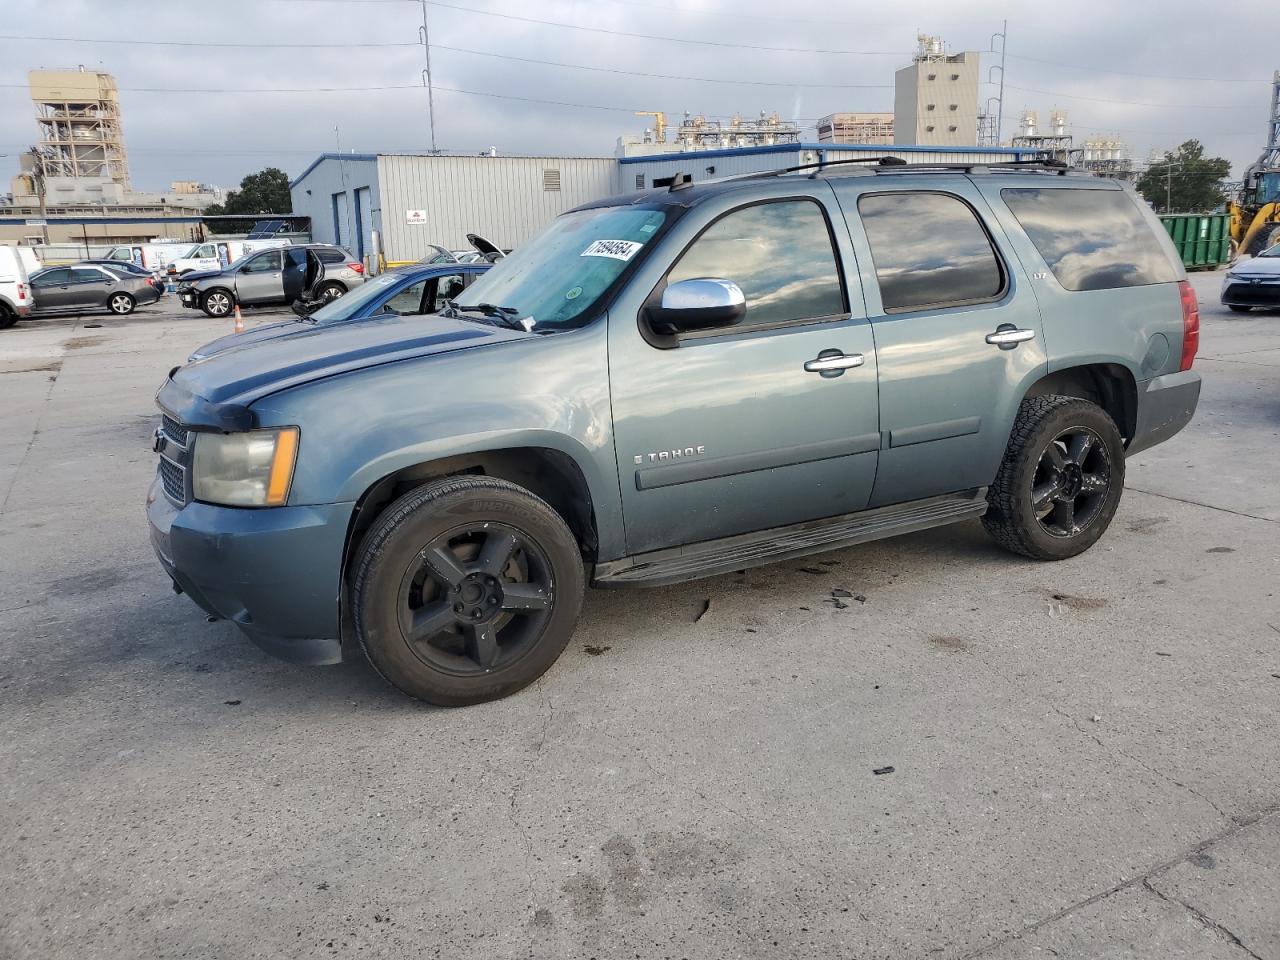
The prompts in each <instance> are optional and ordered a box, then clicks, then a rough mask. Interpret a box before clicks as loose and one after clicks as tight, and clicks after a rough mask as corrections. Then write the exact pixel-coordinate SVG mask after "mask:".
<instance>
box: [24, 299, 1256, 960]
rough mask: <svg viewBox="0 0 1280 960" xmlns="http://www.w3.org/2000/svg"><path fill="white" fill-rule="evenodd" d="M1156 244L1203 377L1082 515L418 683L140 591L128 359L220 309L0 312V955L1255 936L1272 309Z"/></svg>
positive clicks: (921, 545)
mask: <svg viewBox="0 0 1280 960" xmlns="http://www.w3.org/2000/svg"><path fill="white" fill-rule="evenodd" d="M1195 284H1196V286H1197V288H1198V289H1199V291H1200V293H1201V298H1202V308H1203V310H1204V332H1203V337H1202V347H1201V354H1202V359H1201V360H1199V361H1198V362H1197V368H1198V369H1199V370H1200V371H1201V372H1202V374H1203V375H1204V378H1205V386H1204V393H1203V398H1202V401H1201V407H1200V411H1199V413H1198V415H1197V418H1196V420H1195V421H1194V422H1193V424H1192V425H1191V426H1190V427H1189V428H1188V429H1187V430H1186V431H1184V432H1183V433H1182V434H1181V435H1179V436H1178V437H1177V438H1175V439H1174V440H1173V441H1171V442H1169V443H1168V444H1165V445H1163V446H1161V447H1157V448H1155V449H1153V450H1151V451H1148V452H1146V453H1143V454H1141V455H1139V456H1137V457H1136V458H1135V459H1134V460H1133V461H1131V462H1130V465H1129V490H1128V491H1127V492H1126V494H1125V498H1124V500H1123V502H1122V504H1121V508H1120V512H1119V514H1118V516H1117V518H1116V520H1115V522H1114V524H1113V526H1112V528H1111V530H1110V531H1109V532H1108V534H1107V535H1106V536H1105V537H1104V538H1103V539H1102V541H1101V542H1100V543H1099V544H1098V546H1097V547H1095V548H1094V549H1093V550H1091V551H1090V552H1089V553H1087V554H1085V555H1084V556H1082V557H1079V558H1076V559H1074V560H1071V561H1067V562H1065V563H1060V564H1052V565H1048V564H1035V563H1031V562H1028V561H1024V560H1021V559H1018V558H1015V557H1012V556H1009V555H1007V554H1004V553H1002V552H1000V551H999V550H997V549H996V548H995V547H994V546H993V545H991V544H990V543H989V542H988V541H987V540H986V538H985V536H984V535H983V533H982V531H981V528H980V526H979V525H978V524H976V523H973V524H964V525H960V526H956V527H952V528H946V529H942V530H936V531H931V532H927V533H923V534H918V535H914V536H910V537H906V538H902V539H899V540H893V541H886V542H881V543H876V544H870V545H867V546H863V547H858V548H855V549H850V550H845V551H841V552H838V553H835V554H830V555H824V556H822V557H820V558H815V559H814V560H813V561H811V562H809V561H806V562H789V563H784V564H779V565H776V566H773V567H768V568H763V569H759V570H753V571H750V572H749V573H748V574H746V575H743V576H737V575H735V576H727V577H720V578H717V579H714V580H708V581H703V582H699V583H692V584H685V585H680V586H674V587H668V588H664V589H661V590H656V591H644V592H635V593H630V592H594V593H591V594H590V595H589V596H588V599H587V603H586V606H585V610H584V616H583V621H582V624H581V627H580V630H579V633H578V635H577V636H576V637H575V639H574V641H573V643H572V644H571V645H570V647H569V649H568V650H567V651H566V653H565V655H564V656H563V657H562V659H561V661H560V662H559V663H558V664H557V665H556V666H555V667H554V668H553V669H552V670H551V671H550V672H549V673H548V674H547V675H546V676H545V677H544V678H543V679H542V680H541V681H540V682H539V683H538V684H536V685H535V686H534V687H533V688H531V689H529V690H527V691H525V692H523V693H521V694H519V695H517V696H515V697H512V698H509V699H507V700H505V701H501V702H498V703H493V704H487V705H484V706H480V707H475V708H469V709H465V710H455V711H442V710H435V709H431V708H428V707H424V706H422V705H420V704H417V703H415V702H413V701H410V700H407V699H405V698H404V697H402V696H401V695H399V694H398V693H397V692H396V691H394V690H392V689H390V688H388V687H386V686H385V685H384V684H383V683H382V682H381V681H380V680H379V678H378V677H377V676H376V675H375V674H374V673H373V671H372V670H371V669H370V668H369V667H368V666H367V665H366V664H364V663H362V662H353V663H347V664H343V665H341V666H338V667H332V668H315V669H307V668H299V667H294V666H290V665H287V664H282V663H278V662H276V661H274V660H272V659H270V658H268V657H266V656H265V655H263V654H261V653H259V652H258V651H257V650H256V648H254V647H253V646H252V645H251V644H249V643H248V642H247V641H245V640H244V639H243V638H242V637H241V636H240V635H239V634H238V632H237V631H236V630H235V629H234V628H233V627H231V626H229V625H227V624H225V623H214V624H209V623H206V622H205V620H204V618H203V616H202V615H201V614H200V613H199V611H198V610H197V609H196V608H195V607H194V606H193V605H192V604H191V603H190V601H188V600H187V599H186V598H185V597H179V596H174V595H173V594H172V593H171V591H170V590H169V586H168V583H167V580H166V578H165V577H164V575H163V574H162V572H161V571H160V568H159V567H158V566H157V565H156V563H155V561H154V559H153V558H152V556H151V552H150V547H149V545H148V542H147V531H146V523H145V517H144V515H143V509H142V500H143V496H144V494H145V490H146V486H147V484H148V482H149V480H150V476H151V474H152V472H153V469H154V456H153V454H152V453H151V452H150V450H149V448H148V444H147V440H148V437H149V435H150V432H151V430H152V428H153V424H154V422H155V408H154V406H153V402H152V396H153V394H154V391H155V389H156V387H157V386H158V385H159V383H160V382H161V380H162V379H163V377H164V375H165V373H166V371H167V370H168V369H169V368H170V367H171V366H173V365H174V364H176V363H179V362H181V361H182V360H184V359H185V357H186V355H187V353H189V352H190V350H191V349H192V348H194V347H195V346H197V345H198V344H200V343H201V342H203V341H205V340H207V339H210V338H212V337H213V336H215V335H218V334H219V333H222V332H226V329H227V328H228V327H229V323H226V322H222V323H216V322H214V321H209V320H207V319H205V318H203V317H202V316H195V315H193V314H192V313H191V312H190V311H188V312H187V314H186V316H175V315H173V314H172V313H170V314H169V315H165V313H164V312H163V311H162V310H160V309H155V310H151V311H139V313H138V314H137V315H136V316H135V317H134V318H131V319H129V320H124V321H122V320H117V319H115V318H95V319H92V320H91V319H89V318H85V321H88V322H94V323H101V324H102V326H101V327H97V328H89V329H86V325H85V322H84V321H71V320H67V321H53V322H43V323H40V324H24V325H20V326H19V327H18V328H15V329H14V330H9V331H4V332H3V333H0V409H3V410H4V412H5V416H4V418H3V420H2V421H0V651H3V656H2V657H0V800H2V801H3V802H0V877H2V878H3V879H4V888H5V891H6V894H5V896H4V897H3V898H2V899H0V956H3V957H9V956H12V957H24V958H25V957H42V958H43V957H76V958H89V957H110V958H117V957H139V958H141V957H147V958H155V957H200V958H205V957H207V958H215V957H218V958H222V957H229V956H236V957H271V958H288V957H315V956H342V957H348V956H362V957H371V956H372V957H408V956H412V957H447V958H470V957H475V958H486V960H489V958H506V957H512V958H515V957H539V958H541V957H584V958H585V957H602V958H603V957H644V958H649V957H752V958H755V957H779V958H781V957H787V958H790V957H796V956H823V957H827V956H833V957H834V956H839V957H858V958H872V957H886V958H888V957H894V958H898V957H926V956H944V957H991V958H1001V960H1005V958H1014V957H1019V958H1021V957H1028V956H1031V957H1036V956H1045V957H1048V956H1060V957H1080V958H1099V957H1108V958H1110V957H1115V958H1120V957H1124V958H1152V960H1155V958H1160V960H1167V958H1174V957H1187V958H1193V957H1194V958H1214V960H1216V958H1227V960H1229V958H1232V957H1240V958H1248V957H1250V956H1252V957H1260V958H1267V960H1280V908H1278V907H1280V866H1277V864H1280V714H1278V712H1277V706H1278V705H1280V599H1278V598H1277V582H1278V580H1280V577H1278V576H1277V574H1280V536H1278V533H1280V531H1278V530H1277V523H1278V521H1280V483H1277V481H1276V480H1275V477H1276V476H1277V473H1278V472H1280V452H1278V451H1280V445H1278V444H1277V442H1276V441H1277V438H1278V435H1280V312H1276V313H1269V314H1259V313H1255V314H1249V315H1245V316H1237V315H1234V314H1229V313H1227V312H1226V311H1225V310H1224V309H1223V308H1221V307H1217V306H1216V296H1215V294H1216V284H1217V278H1216V277H1215V276H1214V275H1212V274H1209V275H1203V274H1202V275H1196V277H1195ZM265 318H266V317H265V315H263V314H250V315H249V316H248V320H249V322H250V323H251V324H252V323H255V322H259V321H261V320H263V319H265ZM819 561H821V562H819ZM802 568H804V569H802ZM806 570H819V571H820V572H819V573H812V572H806ZM835 588H845V589H847V590H849V591H851V592H853V593H857V594H861V595H863V596H865V597H866V601H865V603H859V602H852V603H849V604H848V606H847V607H846V608H845V609H837V608H835V607H834V606H833V605H832V604H829V603H825V602H824V600H827V599H829V598H830V596H831V591H832V590H833V589H835ZM707 600H709V601H710V603H711V606H710V608H709V610H708V611H707V614H706V615H705V616H704V617H702V619H701V620H700V621H698V622H695V617H696V615H697V613H698V612H699V611H700V610H701V609H702V607H703V604H704V603H705V602H706V601H707ZM888 766H892V767H893V768H894V769H893V772H892V773H888V774H882V775H877V774H875V773H874V772H873V771H874V770H877V769H883V768H884V767H888Z"/></svg>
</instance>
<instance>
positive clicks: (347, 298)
mask: <svg viewBox="0 0 1280 960" xmlns="http://www.w3.org/2000/svg"><path fill="white" fill-rule="evenodd" d="M402 280H404V275H403V274H399V273H385V274H383V275H382V276H380V277H374V278H373V279H372V280H368V281H366V282H364V283H362V284H360V286H358V287H356V288H355V289H354V290H352V291H351V292H350V293H347V294H343V295H342V296H341V297H338V299H337V300H330V301H329V302H328V303H326V304H325V305H324V306H323V307H321V308H320V309H319V310H317V311H316V312H315V313H312V314H310V315H309V316H308V317H307V319H308V320H311V321H313V322H315V323H335V322H341V321H343V320H350V319H351V318H352V317H354V316H355V315H356V314H357V313H359V312H360V309H361V308H362V307H364V306H365V305H366V304H367V303H369V302H370V301H371V300H376V299H377V298H378V297H381V296H383V295H384V294H385V293H386V292H387V291H388V290H389V289H391V287H393V286H395V285H396V284H397V283H399V282H400V281H402Z"/></svg>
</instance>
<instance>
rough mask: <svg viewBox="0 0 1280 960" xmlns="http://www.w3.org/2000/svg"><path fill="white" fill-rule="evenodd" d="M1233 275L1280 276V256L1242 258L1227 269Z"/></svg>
mask: <svg viewBox="0 0 1280 960" xmlns="http://www.w3.org/2000/svg"><path fill="white" fill-rule="evenodd" d="M1227 272H1228V273H1229V274H1230V275H1231V276H1233V277H1276V276H1280V257H1253V258H1252V259H1250V260H1242V261H1240V262H1239V263H1237V264H1236V265H1235V266H1234V267H1232V268H1231V269H1230V270H1228V271H1227Z"/></svg>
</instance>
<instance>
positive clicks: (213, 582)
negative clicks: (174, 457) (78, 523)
mask: <svg viewBox="0 0 1280 960" xmlns="http://www.w3.org/2000/svg"><path fill="white" fill-rule="evenodd" d="M353 507H354V504H351V503H329V504H319V505H316V506H299V507H270V508H267V509H258V510H255V509H243V508H236V507H217V506H213V505H211V504H206V503H189V504H187V505H186V506H184V507H179V506H177V505H176V504H175V503H173V502H172V501H171V500H169V499H168V498H167V497H166V496H165V493H164V489H163V487H162V486H161V484H160V481H159V480H158V479H157V480H156V481H155V482H154V483H153V484H152V486H151V492H150V493H149V494H148V496H147V519H148V521H149V523H150V526H151V545H152V547H153V549H154V550H155V552H156V557H157V558H158V559H159V561H160V564H161V566H163V567H164V569H165V571H166V572H167V573H168V574H169V576H170V577H172V578H173V582H174V583H175V584H177V585H178V586H179V587H180V588H181V589H182V592H183V593H185V594H187V595H188V596H189V597H191V599H192V600H194V601H195V602H196V604H197V605H198V606H199V607H200V608H201V609H202V610H204V611H205V612H206V613H209V614H212V615H213V616H216V617H221V618H223V619H226V620H230V621H231V622H233V623H234V624H235V625H236V626H238V627H239V628H240V629H241V630H243V631H244V632H245V634H247V635H248V637H249V639H250V640H252V641H253V642H254V643H255V644H257V645H258V646H259V647H261V648H262V649H263V650H265V651H266V652H267V653H270V654H273V655H274V656H277V657H280V658H281V659H284V660H289V661H292V662H294V663H307V664H321V663H337V662H339V661H340V660H341V659H342V642H341V636H342V631H341V626H340V624H341V619H340V618H341V603H340V600H339V595H340V593H341V586H342V558H343V550H344V547H345V544H346V536H347V524H348V521H349V520H350V519H351V511H352V509H353Z"/></svg>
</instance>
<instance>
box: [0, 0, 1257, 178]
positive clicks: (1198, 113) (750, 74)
mask: <svg viewBox="0 0 1280 960" xmlns="http://www.w3.org/2000/svg"><path fill="white" fill-rule="evenodd" d="M1269 7H1271V3H1270V0H1217V2H1215V3H1213V4H1211V5H1206V4H1205V3H1204V2H1203V0H1159V2H1154V3H1150V2H1149V3H1141V4H1140V3H1127V2H1123V0H1073V2H1071V3H1069V4H1056V3H1047V2H1042V3H1035V4H1031V3H1021V2H1017V0H1006V2H997V0H930V2H924V0H893V2H890V3H885V2H876V3H870V2H862V0H846V2H845V3H840V4H836V3H830V2H824V0H791V2H788V3H785V4H782V3H778V2H776V0H689V2H682V0H653V2H646V0H536V2H530V0H524V2H521V0H429V2H428V3H427V5H426V9H427V16H428V20H429V26H430V37H431V45H432V49H431V66H432V75H433V79H434V81H435V87H436V89H435V129H436V141H437V145H438V146H439V147H440V148H441V149H444V150H448V151H455V152H465V153H470V152H476V151H479V150H482V149H484V148H487V147H488V146H490V145H493V146H496V147H497V148H498V149H499V151H501V152H505V153H525V154H529V153H564V154H576V155H595V156H608V155H611V154H612V152H613V148H614V144H615V141H616V140H617V138H618V136H619V135H621V134H638V133H639V132H640V131H641V130H642V129H643V128H644V127H645V126H646V125H648V124H649V123H650V122H651V121H649V120H648V119H646V118H637V117H634V116H632V115H631V113H632V111H635V110H664V111H666V112H667V114H668V117H669V118H673V119H674V118H678V117H679V116H680V115H681V114H682V113H683V112H684V111H686V110H689V111H692V112H693V113H695V114H697V113H701V114H705V115H707V116H718V117H728V116H731V115H732V114H733V113H734V112H735V111H737V112H741V113H742V114H743V115H744V116H752V115H754V114H756V113H758V112H759V111H760V110H767V111H770V112H772V111H775V110H776V111H777V112H778V113H779V114H780V115H782V116H783V117H784V118H794V119H797V120H799V121H800V122H801V123H802V125H804V126H807V127H812V123H813V120H814V119H816V118H817V117H820V116H822V115H824V114H826V113H831V112H833V111H872V110H890V109H892V101H893V89H892V84H893V71H894V70H895V69H896V68H898V67H901V66H904V65H906V64H907V63H909V62H910V55H911V53H912V51H913V49H914V47H915V36H916V34H917V32H920V31H923V32H927V33H932V34H939V35H941V36H943V37H944V38H945V39H946V40H947V42H948V43H949V45H950V48H951V49H952V50H953V51H959V50H986V49H987V48H988V47H989V46H990V44H991V35H992V34H993V33H995V32H998V31H999V30H1000V25H1001V21H1002V20H1003V19H1004V18H1006V17H1007V18H1008V21H1009V26H1008V40H1009V46H1008V51H1009V58H1008V71H1007V77H1006V84H1005V106H1004V136H1005V137H1008V136H1009V135H1010V134H1011V133H1012V132H1014V129H1015V123H1016V117H1017V115H1018V113H1019V112H1020V111H1021V110H1022V109H1024V108H1027V107H1030V108H1035V109H1038V110H1039V111H1040V115H1041V119H1042V122H1043V121H1044V120H1045V119H1046V118H1047V116H1048V113H1049V111H1050V110H1051V109H1053V108H1055V107H1057V108H1061V109H1065V110H1066V111H1067V115H1068V118H1069V121H1070V127H1071V130H1072V132H1074V133H1075V135H1076V137H1077V140H1083V139H1084V138H1085V137H1086V136H1090V135H1093V134H1104V133H1115V134H1119V135H1120V136H1121V137H1123V138H1124V139H1125V140H1126V141H1127V142H1128V143H1129V144H1131V146H1132V150H1133V152H1134V153H1135V155H1138V156H1145V155H1146V153H1147V151H1148V150H1150V149H1151V148H1153V147H1156V148H1164V147H1168V146H1170V145H1174V144H1177V143H1179V142H1181V141H1183V140H1186V139H1189V138H1193V137H1194V138H1198V139H1200V140H1201V141H1202V142H1203V143H1204V144H1205V145H1206V147H1207V148H1208V150H1209V151H1210V152H1211V153H1212V154H1216V155H1221V156H1225V157H1227V158H1229V159H1230V160H1231V161H1232V163H1233V165H1234V173H1235V175H1237V176H1238V175H1239V173H1240V171H1241V169H1242V167H1243V166H1244V165H1245V164H1247V163H1249V162H1251V161H1252V160H1253V159H1254V158H1255V157H1256V156H1257V155H1258V154H1259V153H1260V152H1261V150H1262V148H1263V145H1264V136H1265V133H1266V120H1267V117H1266V113H1267V107H1268V102H1269V96H1270V78H1271V74H1272V71H1273V70H1274V69H1276V68H1278V67H1280V57H1278V56H1277V55H1276V54H1275V53H1274V44H1272V45H1268V44H1267V43H1265V42H1251V41H1250V38H1251V37H1254V38H1257V37H1260V36H1262V35H1263V34H1265V33H1267V32H1272V33H1274V28H1275V27H1276V26H1277V25H1280V13H1275V12H1274V11H1272V12H1265V11H1267V9H1268V8H1269ZM0 9H2V10H3V11H4V12H5V14H6V15H5V16H4V17H3V26H0V30H2V31H3V34H2V35H0V184H3V185H7V180H8V177H9V176H11V175H12V174H13V173H14V172H16V169H17V160H16V158H15V157H14V156H13V155H14V154H16V153H18V152H20V151H21V150H23V149H25V148H26V147H27V146H29V145H30V144H31V142H32V141H33V140H34V139H35V135H36V129H35V122H34V119H33V115H32V109H31V104H30V100H29V97H28V94H27V90H26V71H27V70H28V69H32V68H39V67H47V68H65V67H72V68H74V67H75V66H76V65H78V64H84V65H86V66H90V67H93V68H98V69H105V70H107V71H109V72H110V73H112V74H114V75H115V77H116V82H117V83H118V85H119V86H120V88H121V99H122V102H123V114H124V132H125V140H126V145H127V148H128V150H129V155H130V164H131V168H132V172H133V180H134V184H135V186H136V187H138V188H139V189H160V188H163V187H165V186H167V185H168V183H169V181H171V180H179V179H183V180H185V179H193V180H203V181H206V182H213V183H217V184H220V185H224V186H234V185H235V184H237V183H238V182H239V180H240V178H241V177H242V176H243V175H244V174H245V173H248V172H251V171H253V170H257V169H260V168H261V167H263V166H266V165H269V164H274V165H276V166H280V167H282V168H283V169H285V170H286V171H288V172H289V173H290V175H294V174H297V173H298V172H300V171H301V170H302V168H303V167H305V166H306V164H307V163H308V162H309V161H310V160H312V159H313V158H314V157H315V155H316V154H317V153H320V152H322V151H327V150H333V149H334V148H335V144H337V143H339V142H340V143H341V146H342V148H343V149H344V150H350V149H354V150H357V151H362V152H378V151H384V152H396V151H421V150H425V149H426V148H428V147H429V146H430V135H429V132H428V124H427V116H428V114H427V96H426V91H425V90H424V89H423V87H422V69H423V66H424V64H423V48H422V46H421V44H420V43H419V40H418V37H419V29H420V27H421V26H422V10H423V7H422V4H421V3H420V2H419V0H204V2H195V0H185V2H177V0H174V2H170V3H156V2H153V0H113V2H106V0H0ZM184 10H190V11H192V12H191V13H189V14H183V13H180V12H179V11H184ZM1206 10H1211V16H1206V13H1205V11H1206ZM196 11H198V12H196ZM784 11H785V13H786V15H784ZM1268 19H1269V20H1270V23H1269V24H1268V23H1267V22H1266V21H1267V20H1268ZM16 37H22V38H38V39H15V38H16ZM76 40H80V41H84V42H75V41H76ZM113 40H115V41H122V40H124V41H133V42H129V43H118V42H112V41H113ZM138 41H147V42H145V43H140V42H138ZM997 42H998V41H997ZM995 63H998V56H993V55H990V54H987V55H984V58H983V74H984V76H985V75H986V73H987V66H988V65H990V64H995ZM994 78H996V77H994V76H993V79H994ZM995 92H996V88H995V87H994V86H989V87H988V86H984V87H983V88H982V96H983V97H984V98H985V97H986V96H989V95H991V96H994V94H995ZM812 136H813V134H812V130H810V131H809V133H808V135H807V138H811V137H812ZM3 189H4V187H3V186H0V192H3Z"/></svg>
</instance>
